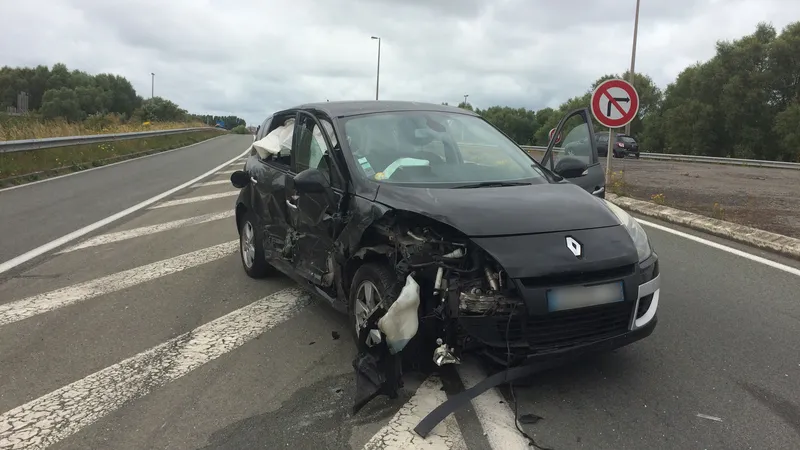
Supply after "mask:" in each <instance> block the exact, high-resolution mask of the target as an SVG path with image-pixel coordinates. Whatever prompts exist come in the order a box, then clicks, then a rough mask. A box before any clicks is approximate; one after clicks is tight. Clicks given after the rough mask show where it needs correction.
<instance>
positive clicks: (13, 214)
mask: <svg viewBox="0 0 800 450" xmlns="http://www.w3.org/2000/svg"><path fill="white" fill-rule="evenodd" d="M252 141H253V137H252V136H249V135H248V136H235V135H227V136H222V137H219V138H216V139H213V140H211V141H205V142H201V143H198V144H196V145H193V146H189V147H184V148H181V149H177V150H172V151H168V152H164V153H160V154H158V155H157V157H155V156H151V157H145V158H138V159H133V160H129V161H125V162H123V163H121V164H115V165H111V166H107V167H102V168H100V169H95V170H90V171H86V172H81V173H80V174H79V175H75V174H73V175H69V176H66V177H61V178H57V179H53V180H49V181H47V182H44V183H36V184H31V185H26V186H21V187H17V188H12V189H4V190H0V217H2V220H0V236H2V239H0V261H6V260H9V259H11V258H13V257H16V256H18V255H20V254H22V253H24V252H26V251H29V250H31V249H33V248H35V247H37V246H38V245H41V243H45V242H49V241H52V240H54V239H56V238H59V237H61V236H63V235H65V234H67V233H70V232H72V231H75V230H77V229H79V228H81V227H83V226H85V225H87V224H90V223H93V222H96V221H98V220H100V219H102V218H105V217H108V216H110V215H112V214H114V213H117V212H119V211H122V210H123V209H125V208H127V207H130V206H133V205H135V204H137V203H139V202H141V201H143V200H145V199H148V198H150V197H153V196H155V195H157V194H160V193H162V192H164V191H167V190H169V189H171V188H174V187H175V186H178V185H180V184H181V183H184V182H186V181H189V180H191V179H192V178H194V177H196V176H198V175H200V174H202V173H204V172H206V171H208V170H211V169H213V168H214V167H216V166H218V165H220V164H222V163H224V162H225V161H227V160H229V159H231V158H233V157H235V156H236V155H237V154H239V153H242V152H243V151H244V150H245V149H246V148H247V145H249V143H251V142H252Z"/></svg>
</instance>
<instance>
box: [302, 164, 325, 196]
mask: <svg viewBox="0 0 800 450" xmlns="http://www.w3.org/2000/svg"><path fill="white" fill-rule="evenodd" d="M330 187H331V184H330V182H329V181H328V179H327V178H326V177H325V174H324V173H322V171H321V170H319V169H314V168H312V169H306V170H304V171H302V172H300V173H298V174H297V175H295V177H294V188H295V190H297V192H302V193H305V194H318V193H323V192H327V191H328V189H330Z"/></svg>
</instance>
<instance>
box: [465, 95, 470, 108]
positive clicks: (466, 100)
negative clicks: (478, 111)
mask: <svg viewBox="0 0 800 450" xmlns="http://www.w3.org/2000/svg"><path fill="white" fill-rule="evenodd" d="M467 97H469V94H464V107H465V108H466V107H467Z"/></svg>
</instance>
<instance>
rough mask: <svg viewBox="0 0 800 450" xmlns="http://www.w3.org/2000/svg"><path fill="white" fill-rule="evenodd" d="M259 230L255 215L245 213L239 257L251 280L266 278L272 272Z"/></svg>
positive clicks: (240, 229)
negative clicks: (265, 255) (265, 256)
mask: <svg viewBox="0 0 800 450" xmlns="http://www.w3.org/2000/svg"><path fill="white" fill-rule="evenodd" d="M258 229H259V228H258V220H257V219H256V216H255V214H253V213H252V212H250V211H248V212H247V213H245V215H244V218H243V219H242V224H241V226H240V227H239V257H240V258H241V260H242V267H244V271H245V273H246V274H247V276H249V277H250V278H264V277H266V276H267V275H269V271H270V267H269V264H268V263H267V260H266V259H265V258H264V242H263V240H262V238H261V233H259V232H258Z"/></svg>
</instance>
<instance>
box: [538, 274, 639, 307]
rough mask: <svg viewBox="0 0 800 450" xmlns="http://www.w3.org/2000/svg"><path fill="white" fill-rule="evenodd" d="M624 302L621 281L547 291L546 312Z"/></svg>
mask: <svg viewBox="0 0 800 450" xmlns="http://www.w3.org/2000/svg"><path fill="white" fill-rule="evenodd" d="M623 300H625V295H624V293H623V290H622V281H618V282H616V283H608V284H598V285H595V286H570V287H565V288H557V289H551V290H549V291H547V306H548V310H549V311H551V312H553V311H564V310H567V309H575V308H584V307H587V306H595V305H604V304H606V303H614V302H621V301H623Z"/></svg>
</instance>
